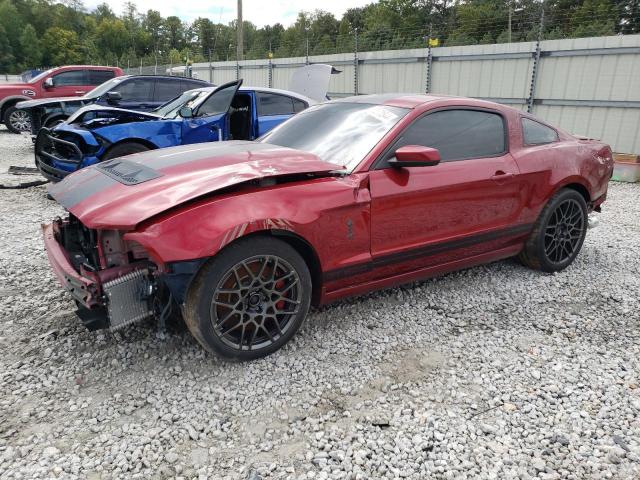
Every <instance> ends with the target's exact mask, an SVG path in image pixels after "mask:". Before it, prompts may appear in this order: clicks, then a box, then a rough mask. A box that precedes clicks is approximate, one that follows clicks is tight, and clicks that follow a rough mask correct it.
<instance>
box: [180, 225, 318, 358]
mask: <svg viewBox="0 0 640 480" xmlns="http://www.w3.org/2000/svg"><path fill="white" fill-rule="evenodd" d="M310 302H311V275H310V273H309V269H308V267H307V265H306V263H305V261H304V260H303V259H302V257H301V256H300V254H299V253H298V252H297V251H296V250H294V249H293V248H292V247H291V246H290V245H288V244H287V243H285V242H282V241H280V240H278V239H275V238H271V237H263V236H260V237H252V238H246V239H241V240H238V241H237V242H235V243H233V244H231V245H229V246H227V247H226V248H225V249H224V250H222V251H221V252H220V253H219V254H217V255H216V256H215V257H213V258H212V259H210V260H209V261H208V263H206V264H205V265H204V266H203V267H202V269H201V271H200V272H199V273H198V274H197V276H196V278H195V279H194V281H193V283H192V285H191V286H190V287H189V290H188V292H187V297H186V301H185V307H184V311H183V314H184V319H185V323H186V324H187V326H188V327H189V330H190V331H191V333H192V335H193V336H194V337H195V338H196V339H197V340H198V342H200V344H202V346H203V347H204V348H205V349H207V350H208V351H210V352H212V353H216V354H218V355H220V356H222V357H225V358H229V359H234V360H251V359H255V358H260V357H264V356H265V355H269V354H270V353H273V352H275V351H276V350H278V349H279V348H280V347H282V346H283V345H284V344H285V343H287V342H288V341H289V340H290V339H291V337H293V335H295V333H296V331H298V329H299V328H300V325H302V322H303V321H304V318H305V316H306V314H307V311H308V310H309V304H310Z"/></svg>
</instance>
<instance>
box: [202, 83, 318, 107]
mask: <svg viewBox="0 0 640 480" xmlns="http://www.w3.org/2000/svg"><path fill="white" fill-rule="evenodd" d="M216 88H219V87H205V88H194V89H192V90H198V91H201V92H212V91H213V90H215V89H216ZM238 91H240V92H267V93H279V94H280V95H287V96H289V97H293V98H297V99H298V100H302V101H304V102H307V103H308V104H309V105H315V104H316V103H318V102H317V101H316V100H314V99H313V98H309V97H305V96H304V95H301V94H299V93H296V92H292V91H291V90H281V89H279V88H269V87H251V86H246V87H245V86H244V85H243V86H241V87H240V88H239V89H238Z"/></svg>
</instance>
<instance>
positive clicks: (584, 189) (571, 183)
mask: <svg viewBox="0 0 640 480" xmlns="http://www.w3.org/2000/svg"><path fill="white" fill-rule="evenodd" d="M563 188H567V189H570V190H575V191H576V192H578V193H579V194H580V195H581V196H582V198H584V201H585V202H587V205H589V204H591V201H592V200H593V199H592V198H591V197H592V195H591V191H590V189H589V186H588V183H587V182H586V181H585V180H584V179H583V178H581V177H571V178H568V179H566V180H564V181H563V182H561V183H560V184H559V185H557V186H556V188H555V189H554V191H553V195H555V194H556V193H558V192H559V191H560V190H562V189H563ZM553 195H552V196H553Z"/></svg>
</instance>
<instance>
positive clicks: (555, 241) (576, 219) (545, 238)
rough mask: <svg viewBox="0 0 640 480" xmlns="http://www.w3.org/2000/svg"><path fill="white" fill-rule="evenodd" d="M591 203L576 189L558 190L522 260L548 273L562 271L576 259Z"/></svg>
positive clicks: (545, 209) (531, 238) (545, 208)
mask: <svg viewBox="0 0 640 480" xmlns="http://www.w3.org/2000/svg"><path fill="white" fill-rule="evenodd" d="M587 223H588V217H587V203H586V201H585V199H584V198H583V197H582V195H580V194H579V193H578V192H576V191H575V190H571V189H563V190H560V191H559V192H558V193H556V194H555V195H554V196H553V197H552V198H551V200H549V203H547V205H546V206H545V207H544V208H543V209H542V213H541V214H540V217H539V218H538V220H537V222H536V224H535V226H534V228H533V232H531V235H530V237H529V239H528V240H527V243H526V244H525V247H524V249H523V251H522V252H521V253H520V257H519V258H520V260H521V261H522V263H524V264H525V265H526V266H528V267H531V268H535V269H536V270H542V271H544V272H558V271H560V270H563V269H565V268H567V267H568V266H569V265H571V263H573V261H574V260H575V258H576V256H577V255H578V252H579V251H580V249H581V248H582V244H583V242H584V238H585V236H586V234H587Z"/></svg>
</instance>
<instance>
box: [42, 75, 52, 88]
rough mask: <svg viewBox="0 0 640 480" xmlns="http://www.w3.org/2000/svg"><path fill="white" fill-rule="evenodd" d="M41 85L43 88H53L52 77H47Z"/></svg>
mask: <svg viewBox="0 0 640 480" xmlns="http://www.w3.org/2000/svg"><path fill="white" fill-rule="evenodd" d="M42 86H43V87H44V88H53V86H54V85H53V78H52V77H49V78H47V79H46V80H45V81H44V83H43V84H42Z"/></svg>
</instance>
